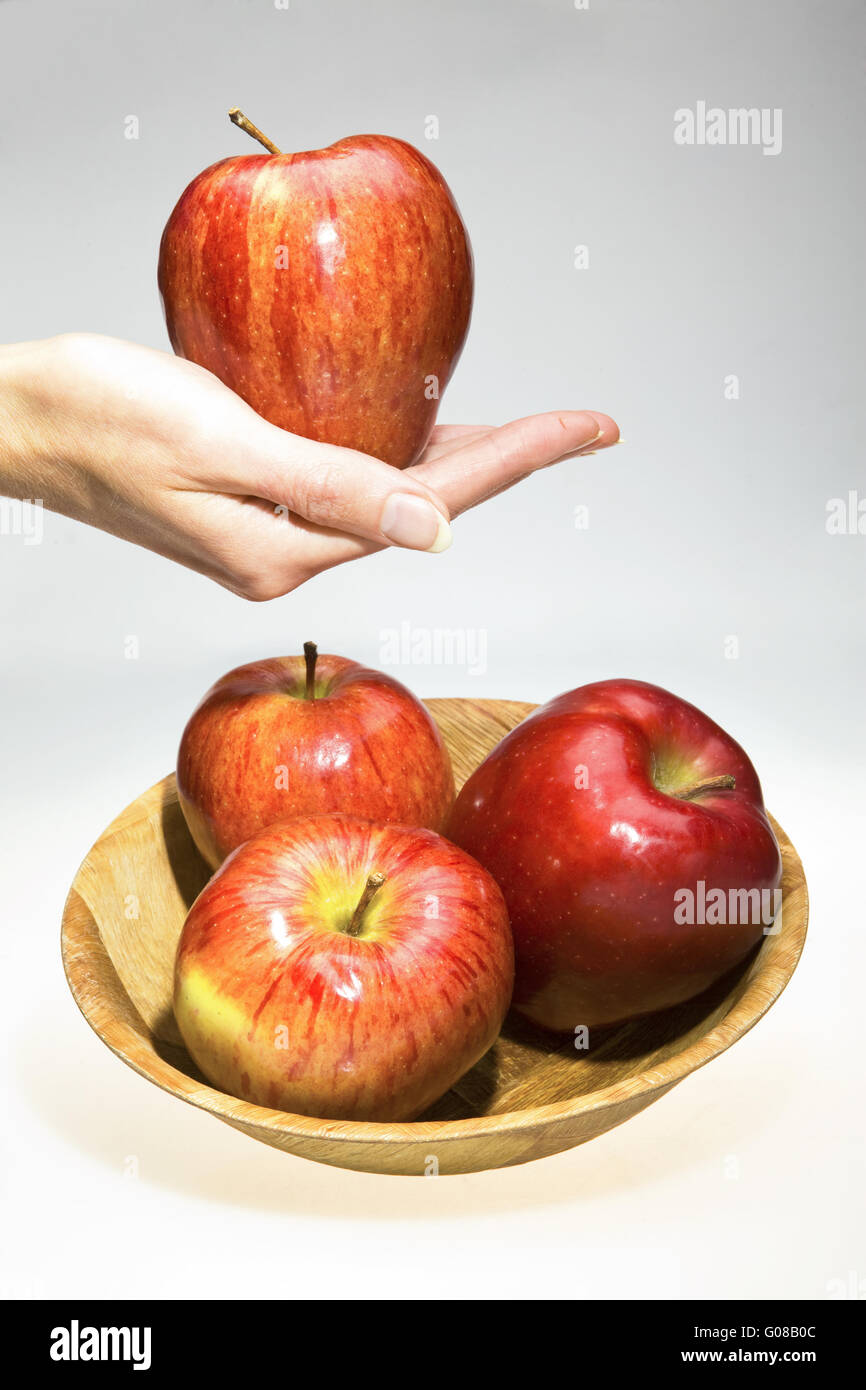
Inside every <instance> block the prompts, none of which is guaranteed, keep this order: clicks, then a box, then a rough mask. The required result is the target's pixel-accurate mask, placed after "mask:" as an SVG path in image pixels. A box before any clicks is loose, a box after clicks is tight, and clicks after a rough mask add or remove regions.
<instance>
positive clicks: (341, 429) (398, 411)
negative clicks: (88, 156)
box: [159, 111, 473, 468]
mask: <svg viewBox="0 0 866 1390" xmlns="http://www.w3.org/2000/svg"><path fill="white" fill-rule="evenodd" d="M231 114H232V119H233V120H235V122H236V124H239V125H241V127H242V128H243V129H245V130H247V131H248V132H249V133H251V134H253V135H255V137H256V138H257V139H259V140H260V141H261V143H262V144H263V145H264V146H265V148H266V149H267V151H268V153H267V154H250V155H239V156H236V157H234V158H232V159H223V160H221V161H220V162H219V163H217V164H213V165H211V166H210V168H208V169H205V170H204V172H203V173H201V174H199V175H198V177H197V178H195V179H193V181H192V183H191V184H190V185H189V187H188V188H187V189H186V190H185V192H184V193H183V194H182V195H181V197H180V201H179V202H178V204H177V206H176V207H175V209H174V211H173V212H172V214H171V216H170V218H169V220H168V223H167V225H166V228H165V231H164V232H163V236H162V244H161V246H160V253H159V288H160V293H161V295H162V300H163V307H164V310H165V318H166V324H167V327H168V333H169V338H170V339H171V344H172V347H173V348H174V350H175V352H176V353H178V354H179V355H180V356H181V357H186V358H189V359H190V361H192V362H197V363H198V364H199V366H201V367H206V368H207V369H208V370H209V371H211V372H213V373H214V374H215V375H216V376H218V377H219V378H220V380H221V381H223V382H225V384H226V385H227V386H230V387H231V388H232V390H234V391H236V392H237V393H238V394H239V395H241V396H242V397H243V398H244V400H246V401H247V402H248V403H249V404H250V405H251V406H252V407H253V409H254V410H257V411H258V412H259V414H260V415H263V416H264V417H265V418H266V419H267V420H270V421H271V422H272V423H273V424H275V425H280V426H281V427H282V428H283V429H287V430H291V431H293V432H294V433H296V434H301V435H305V436H306V437H307V438H309V439H316V440H320V441H322V442H324V443H329V444H339V445H344V446H346V447H349V448H352V449H360V450H362V451H363V452H364V453H367V454H373V455H375V456H376V457H377V458H381V459H384V460H385V461H386V462H387V463H392V464H394V465H396V466H397V467H398V468H404V467H407V466H408V465H409V464H411V463H414V462H415V461H416V460H417V459H418V458H419V457H420V455H421V453H422V451H423V449H424V447H425V445H426V443H427V440H428V438H429V436H430V432H431V430H432V428H433V424H434V422H435V419H436V412H437V409H438V404H439V397H440V396H441V394H442V392H443V391H444V389H445V386H446V384H447V382H448V379H449V377H450V376H451V373H452V371H453V369H454V366H455V364H456V362H457V359H458V357H459V356H460V352H461V350H462V348H463V343H464V340H465V338H466V333H467V330H468V327H469V318H470V313H471V308H472V288H473V268H472V252H471V250H470V246H469V239H468V237H467V234H466V229H465V227H464V225H463V222H462V220H461V218H460V213H459V212H458V210H457V206H456V204H455V202H454V199H453V197H452V195H451V192H450V190H449V188H448V185H447V184H446V183H445V180H444V179H443V178H442V175H441V174H440V173H439V171H438V170H437V169H436V168H435V167H434V165H433V164H431V162H430V160H429V159H426V158H425V156H424V155H422V154H420V153H419V151H418V150H416V149H414V148H413V147H412V146H411V145H408V144H406V143H405V142H404V141H403V140H394V139H391V138H389V137H388V136H385V135H357V136H353V137H351V138H350V139H345V140H339V141H338V142H337V143H336V144H335V145H330V146H328V148H327V149H320V150H308V151H305V152H304V153H301V154H283V153H282V152H281V151H279V150H278V149H277V147H276V146H275V145H273V144H272V142H271V141H270V140H268V139H267V137H265V136H263V135H262V134H261V132H260V131H258V130H257V129H256V127H255V126H253V125H252V124H251V123H250V122H249V121H247V120H246V118H245V117H244V116H242V114H241V113H240V112H237V111H234V112H232V113H231Z"/></svg>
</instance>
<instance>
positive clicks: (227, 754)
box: [177, 654, 454, 868]
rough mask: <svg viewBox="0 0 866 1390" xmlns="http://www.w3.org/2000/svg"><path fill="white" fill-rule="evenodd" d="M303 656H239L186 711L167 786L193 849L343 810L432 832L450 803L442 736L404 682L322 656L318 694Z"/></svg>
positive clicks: (220, 851) (209, 853)
mask: <svg viewBox="0 0 866 1390" xmlns="http://www.w3.org/2000/svg"><path fill="white" fill-rule="evenodd" d="M305 688H306V663H305V659H304V657H301V656H286V657H273V658H271V659H269V660H266V661H255V662H251V663H249V664H248V665H246V666H238V667H236V669H235V670H233V671H229V672H228V674H227V675H225V676H223V677H222V678H221V679H220V680H218V681H217V682H216V683H215V684H214V685H213V686H211V688H210V690H209V691H208V692H207V694H206V695H205V696H204V698H203V699H202V700H201V702H200V703H199V705H198V706H197V708H196V709H195V710H194V711H193V714H192V716H191V717H190V719H189V721H188V723H187V725H186V728H185V729H184V732H183V736H182V738H181V742H180V749H179V752H178V758H177V791H178V799H179V801H180V806H181V810H182V811H183V814H184V818H185V819H186V823H187V825H188V826H189V830H190V834H191V835H192V838H193V840H194V841H195V843H196V846H197V847H198V850H199V852H200V854H201V855H202V856H203V858H204V859H205V860H206V861H207V863H208V864H209V865H210V866H211V868H216V866H217V865H218V864H219V863H220V862H221V861H222V860H223V859H224V858H225V856H226V855H227V854H229V853H230V852H231V850H233V849H235V848H236V847H237V846H238V845H240V844H243V842H244V840H248V839H249V838H250V836H251V835H254V834H255V833H256V832H257V831H258V830H262V829H264V828H265V827H266V826H268V825H273V824H275V823H276V822H277V821H281V820H289V819H291V818H292V817H293V816H299V815H315V814H319V813H324V812H329V811H343V812H346V813H347V814H354V815H361V816H364V817H366V818H368V819H370V820H378V821H389V822H392V823H394V824H398V825H418V826H425V827H427V828H429V829H431V830H441V829H442V827H443V826H444V823H445V820H446V819H447V816H448V813H449V811H450V810H451V807H452V805H453V802H454V773H453V772H452V769H451V760H450V758H449V756H448V750H447V749H446V747H445V745H444V743H443V741H442V735H441V734H440V733H439V730H438V729H437V727H436V725H435V723H434V722H433V720H432V718H431V717H430V714H429V713H428V711H427V710H426V709H425V707H424V706H423V705H422V703H421V701H420V700H418V699H417V698H416V697H415V696H414V695H413V694H412V692H411V691H410V690H407V689H406V687H405V686H404V685H401V684H400V682H399V681H397V680H394V678H393V677H392V676H387V675H385V674H384V672H382V671H375V670H373V669H372V668H369V667H365V666H361V665H360V664H359V663H358V662H356V661H349V660H348V659H347V658H346V657H341V656H328V655H327V654H320V655H318V656H317V659H316V664H315V688H316V698H315V699H307V698H305Z"/></svg>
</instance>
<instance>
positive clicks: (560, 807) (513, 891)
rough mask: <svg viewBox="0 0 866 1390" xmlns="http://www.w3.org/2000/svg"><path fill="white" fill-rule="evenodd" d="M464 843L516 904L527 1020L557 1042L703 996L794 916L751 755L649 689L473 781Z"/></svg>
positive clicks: (511, 751) (579, 696) (535, 723)
mask: <svg viewBox="0 0 866 1390" xmlns="http://www.w3.org/2000/svg"><path fill="white" fill-rule="evenodd" d="M447 833H448V835H449V836H450V837H451V838H452V839H454V840H455V842H456V843H457V844H459V845H461V846H462V847H463V848H464V849H465V850H467V851H468V852H469V853H470V854H472V855H473V856H474V857H475V858H476V859H478V860H479V861H480V862H481V863H482V864H483V865H484V866H485V867H486V868H488V869H489V870H490V872H491V873H492V874H493V876H494V878H495V879H496V881H497V882H498V884H499V886H500V887H501V889H502V891H503V893H504V895H505V901H506V903H507V905H508V913H509V917H510V919H511V926H512V930H513V932H514V941H515V949H516V953H517V969H516V979H515V992H514V1003H515V1006H516V1007H517V1008H518V1009H519V1011H520V1012H522V1013H523V1014H525V1015H526V1016H527V1017H529V1018H530V1019H532V1020H533V1021H535V1022H536V1023H539V1024H542V1025H544V1026H545V1027H547V1028H551V1029H554V1030H556V1031H562V1032H564V1031H568V1032H571V1031H572V1030H574V1029H575V1028H577V1027H578V1026H580V1025H592V1024H606V1023H613V1022H617V1021H619V1020H621V1019H625V1018H629V1017H632V1016H634V1015H636V1014H643V1013H647V1012H650V1011H652V1010H655V1009H661V1008H665V1007H666V1006H668V1005H671V1004H677V1003H679V1002H681V1001H682V1000H684V999H689V998H690V997H691V996H692V995H695V994H698V993H700V991H702V990H704V989H706V988H707V987H708V986H709V985H710V984H712V983H713V981H714V980H716V979H717V978H718V977H719V976H720V975H722V974H723V973H724V972H725V971H726V970H728V969H729V968H730V967H732V966H734V965H736V964H737V962H738V961H740V960H742V959H743V957H744V956H745V955H746V954H747V953H748V952H749V950H750V949H751V948H752V947H753V946H754V944H755V942H756V941H759V940H760V938H761V935H762V933H763V931H764V929H765V927H766V926H768V925H769V924H770V922H771V921H772V918H773V913H774V910H775V909H776V908H777V907H778V898H777V896H776V894H775V890H776V889H777V888H778V885H779V882H780V878H781V859H780V855H779V848H778V845H777V844H776V840H775V837H774V835H773V831H772V829H771V828H770V824H769V821H768V820H767V816H766V814H765V812H764V803H763V800H762V797H761V787H760V784H759V782H758V778H757V775H756V773H755V769H754V768H753V767H752V764H751V763H750V762H749V759H748V758H747V757H746V754H745V753H744V752H743V750H742V748H740V746H739V745H738V744H737V743H735V742H734V740H733V739H732V738H730V737H729V736H728V735H727V734H726V733H724V732H723V730H722V729H720V728H719V727H718V725H717V724H714V723H713V722H712V720H710V719H708V718H707V716H706V715H704V714H702V713H701V711H700V710H698V709H695V707H694V706H693V705H690V704H687V703H686V701H685V700H680V699H678V698H677V697H676V696H675V695H671V694H669V692H668V691H666V690H660V689H659V688H658V687H657V686H653V685H646V684H644V682H642V681H630V680H611V681H600V682H598V683H597V684H595V685H585V686H583V687H581V688H580V689H579V690H573V691H571V692H570V693H568V694H566V695H560V696H559V698H558V699H555V700H552V701H551V702H550V703H549V704H547V705H544V706H543V707H542V708H540V709H539V710H537V711H535V712H534V713H533V714H532V715H530V717H529V718H528V719H527V720H525V721H524V723H522V724H520V725H519V726H518V727H517V728H516V729H515V730H513V731H512V732H511V733H510V734H509V735H508V736H507V738H505V739H503V741H502V742H501V743H500V744H499V745H498V747H496V748H495V749H494V750H493V752H492V753H491V754H490V756H489V757H488V758H487V759H486V761H485V762H484V763H482V765H481V766H480V767H479V768H478V769H477V770H476V771H475V773H474V774H473V775H472V776H471V777H470V778H469V781H468V782H467V783H466V785H465V786H464V788H463V790H462V791H461V793H460V796H459V797H458V799H457V803H456V805H455V807H454V812H453V815H452V817H451V821H450V825H449V829H448V832H447ZM746 895H749V896H748V897H747V896H746ZM690 917H691V919H692V920H691V921H690V920H689V918H690ZM732 918H733V919H734V920H731V919H732Z"/></svg>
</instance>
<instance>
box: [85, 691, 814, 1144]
mask: <svg viewBox="0 0 866 1390" xmlns="http://www.w3.org/2000/svg"><path fill="white" fill-rule="evenodd" d="M427 703H428V706H429V708H430V710H431V712H432V714H433V716H434V718H435V719H436V720H437V723H438V724H439V726H440V728H441V730H442V732H443V735H444V737H445V740H446V743H447V744H448V747H449V751H450V753H451V757H452V761H453V763H454V771H455V776H456V779H457V784H458V787H459V786H461V785H462V784H463V782H464V781H465V779H466V777H467V776H468V775H469V774H470V772H471V771H472V770H473V769H474V768H475V767H476V766H477V765H478V763H479V762H480V761H481V760H482V759H483V758H484V757H485V756H486V754H487V753H488V752H489V751H490V749H491V748H492V747H493V746H494V745H495V744H496V743H497V742H498V741H499V739H501V738H502V737H503V735H504V734H505V733H506V732H508V730H509V729H511V728H513V727H514V726H515V725H516V724H517V723H519V722H520V720H521V719H523V718H524V717H525V716H526V714H528V713H529V711H530V710H531V709H532V708H533V706H532V705H527V704H523V703H520V702H517V701H503V700H498V701H493V700H430V701H428V702H427ZM774 828H775V829H776V832H777V834H778V835H779V839H780V843H781V845H782V851H783V859H784V865H785V871H784V872H785V877H784V880H783V911H782V921H781V922H780V923H779V929H778V930H775V929H774V930H773V931H772V932H771V933H770V934H768V935H766V936H765V937H764V939H763V941H762V942H761V943H760V945H759V946H758V947H757V948H756V949H755V951H754V952H753V953H752V955H751V956H750V957H749V958H748V959H747V960H746V961H745V962H743V963H742V964H741V965H740V966H738V967H737V968H736V969H735V970H733V971H732V972H730V973H729V974H728V975H727V976H725V977H724V978H723V979H722V980H720V981H718V982H717V983H716V985H715V986H713V988H712V989H711V990H709V991H707V992H705V993H704V994H702V995H700V996H699V997H698V998H696V999H693V1000H690V1001H688V1002H687V1003H686V1004H682V1005H679V1006H678V1007H676V1008H674V1009H669V1010H666V1011H665V1012H664V1013H657V1014H653V1015H651V1016H648V1017H646V1018H643V1019H638V1020H635V1021H634V1022H631V1023H626V1024H622V1025H619V1026H617V1027H613V1028H608V1029H606V1030H604V1031H603V1032H602V1031H601V1030H595V1034H594V1036H593V1038H592V1040H591V1042H592V1046H591V1049H590V1050H588V1051H577V1050H576V1049H575V1046H574V1042H573V1040H572V1039H571V1038H569V1037H566V1038H560V1037H557V1036H554V1035H550V1034H547V1033H544V1032H542V1031H540V1030H535V1029H533V1028H532V1027H530V1026H529V1025H528V1024H526V1023H524V1022H523V1021H521V1020H520V1019H519V1018H517V1017H516V1016H512V1017H510V1018H509V1019H508V1020H507V1021H506V1025H505V1027H504V1029H503V1032H502V1034H501V1035H500V1037H499V1039H498V1041H497V1042H496V1043H495V1045H494V1046H493V1047H492V1048H491V1049H490V1051H489V1052H488V1053H487V1054H486V1056H485V1057H483V1058H482V1060H481V1061H480V1062H479V1063H478V1065H477V1066H475V1067H474V1068H473V1069H472V1071H470V1072H468V1073H467V1075H466V1076H464V1077H463V1078H462V1080H461V1081H460V1082H459V1083H458V1084H457V1085H456V1086H455V1087H454V1088H452V1090H451V1091H449V1092H448V1093H447V1095H445V1096H443V1097H442V1099H441V1100H440V1101H438V1102H437V1104H436V1105H435V1106H434V1107H432V1108H431V1109H430V1110H429V1111H428V1112H427V1113H426V1115H425V1116H423V1117H422V1121H425V1122H429V1121H454V1120H471V1119H472V1118H473V1117H481V1116H493V1115H504V1114H509V1113H512V1112H515V1111H526V1110H530V1109H532V1110H535V1109H536V1108H537V1107H541V1106H547V1105H553V1104H555V1103H558V1102H563V1101H568V1100H579V1099H580V1098H581V1097H591V1096H594V1095H596V1094H597V1093H599V1092H602V1091H604V1090H605V1088H609V1087H611V1086H612V1085H615V1084H617V1083H621V1082H630V1081H631V1082H633V1080H634V1079H635V1078H638V1077H640V1075H641V1074H642V1073H646V1072H648V1071H653V1072H655V1073H656V1074H657V1070H658V1068H659V1067H660V1065H661V1064H663V1063H665V1062H667V1061H668V1060H669V1059H671V1058H672V1057H674V1056H675V1055H678V1054H681V1053H683V1052H686V1051H687V1050H688V1049H689V1046H690V1044H692V1043H694V1042H696V1041H697V1040H699V1039H702V1038H704V1037H705V1035H708V1034H710V1033H711V1032H712V1030H713V1029H714V1028H715V1027H716V1025H717V1024H718V1023H720V1021H721V1020H723V1019H725V1018H726V1017H727V1016H728V1015H729V1014H730V1013H731V1011H732V1010H734V1009H735V1006H736V1005H737V1004H738V1002H739V1001H740V1000H741V999H742V998H743V996H744V994H746V992H747V991H749V990H750V989H752V990H753V992H754V993H755V1007H754V1010H750V1016H749V1017H748V1018H747V1019H746V1020H745V1026H738V1029H737V1032H736V1036H738V1035H739V1033H740V1032H743V1031H745V1030H746V1028H747V1027H749V1026H751V1023H752V1022H754V1021H755V1019H756V1018H757V1017H760V1014H761V1013H763V1012H764V1010H765V1009H766V1008H767V1007H768V1006H769V1004H770V1003H772V1001H773V999H774V998H775V997H776V996H777V995H778V993H779V992H780V991H781V988H783V987H784V983H785V981H786V980H787V978H788V977H789V975H790V973H791V972H792V970H793V968H794V965H795V964H796V960H797V957H798V956H799V953H800V948H801V947H802V936H803V934H804V933H805V883H804V882H803V879H802V869H801V866H800V864H799V860H798V859H797V856H796V853H795V852H794V850H793V847H792V846H791V845H790V842H789V841H787V839H786V837H785V836H784V834H783V833H782V832H781V830H780V829H779V827H778V826H775V823H774ZM208 876H209V870H208V868H207V866H206V865H205V863H204V861H203V860H202V859H201V858H200V856H199V854H198V852H197V850H196V849H195V846H194V845H193V843H192V840H191V838H190V835H189V833H188V831H187V828H186V824H185V822H184V820H183V816H182V814H181V811H180V807H179V805H178V801H177V795H176V790H175V784H174V777H173V776H169V777H166V778H164V779H163V781H162V782H159V783H157V785H156V786H155V787H152V788H151V789H150V790H149V791H148V792H146V793H145V794H144V795H143V796H141V797H139V798H138V799H137V800H136V801H135V802H133V803H132V805H130V806H129V807H128V808H127V809H126V811H124V812H123V813H122V814H121V815H120V816H119V817H118V818H117V820H116V821H114V822H113V824H112V825H111V826H109V828H108V830H107V831H106V832H105V834H104V835H103V836H102V837H101V838H100V840H99V841H98V842H97V843H96V845H94V847H93V849H92V850H91V852H90V854H89V855H88V856H87V859H86V860H85V861H84V863H83V865H82V867H81V869H80V871H79V874H78V876H77V878H76V881H75V884H74V888H73V892H72V894H71V895H70V904H69V905H68V907H67V916H66V918H65V920H64V959H65V961H66V966H67V973H68V975H69V978H70V983H71V985H72V988H73V993H74V994H75V997H76V999H77V1001H78V1003H79V1006H80V1007H81V1008H82V1010H83V1012H84V1013H85V1016H86V1017H87V1018H88V1020H89V1022H90V1023H91V1024H92V1026H93V1027H94V1028H95V1029H96V1031H97V1032H99V1033H100V1035H101V1036H102V1037H103V1038H104V1040H105V1041H106V1042H108V1043H109V1045H110V1046H112V1047H113V1048H114V1050H115V1051H117V1052H118V1053H119V1054H120V1055H122V1056H124V1057H125V1060H127V1061H130V1063H131V1065H134V1066H136V1068H137V1069H138V1070H140V1071H143V1072H144V1073H145V1074H148V1075H151V1078H152V1079H154V1080H157V1081H158V1083H159V1084H160V1085H166V1084H167V1082H166V1077H167V1076H168V1075H169V1073H167V1072H166V1071H165V1068H164V1067H163V1068H159V1067H156V1059H157V1058H158V1059H161V1061H162V1063H164V1064H167V1066H168V1068H170V1069H173V1071H174V1072H175V1073H180V1074H181V1076H180V1077H178V1080H181V1079H182V1077H186V1078H189V1079H190V1080H192V1081H194V1082H195V1083H196V1084H197V1085H200V1086H202V1087H207V1082H206V1081H205V1080H204V1078H203V1077H202V1076H201V1075H200V1073H199V1072H198V1071H197V1069H196V1067H195V1065H194V1063H193V1062H192V1060H191V1059H190V1057H189V1055H188V1054H187V1052H186V1050H185V1048H184V1046H183V1043H182V1040H181V1038H180V1034H179V1032H178V1029H177V1025H176V1023H175V1021H174V1016H173V1013H172V1005H171V999H172V977H173V967H174V954H175V948H176V944H177V939H178V936H179V935H180V931H181V928H182V926H183V922H184V918H185V916H186V913H187V911H188V909H189V907H190V905H191V903H192V901H193V899H194V898H195V896H196V894H197V893H198V892H199V891H200V890H201V888H203V887H204V884H205V883H206V882H207V879H208ZM76 904H78V906H76ZM84 909H86V913H85V912H84ZM84 916H86V917H87V918H88V920H89V919H92V922H90V926H92V925H93V924H95V926H96V929H97V931H98V936H99V938H100V939H101V946H102V947H103V948H104V950H103V951H101V952H99V953H98V959H97V952H96V951H95V950H94V949H93V938H92V937H91V938H88V937H87V934H86V932H83V931H82V932H79V931H78V927H80V926H81V923H82V921H83V918H84ZM76 924H77V925H76ZM88 940H89V941H90V944H89V945H88ZM85 957H86V958H87V959H85ZM756 986H757V988H755V987H756ZM121 1013H122V1014H123V1015H124V1016H125V1021H124V1026H126V1027H127V1030H128V1029H129V1028H130V1027H131V1028H132V1029H133V1030H134V1032H135V1033H136V1034H137V1035H138V1038H139V1039H140V1041H141V1042H142V1043H146V1044H147V1048H146V1051H147V1052H151V1053H152V1054H153V1055H154V1066H149V1065H148V1064H147V1061H146V1056H145V1061H144V1062H142V1060H141V1057H139V1059H138V1060H133V1059H132V1058H131V1057H130V1056H129V1055H128V1054H129V1049H127V1048H125V1047H123V1046H120V1045H118V1043H117V1041H116V1037H115V1036H114V1034H115V1033H116V1030H115V1029H113V1027H112V1024H113V1023H116V1022H117V1021H118V1020H117V1016H119V1015H120V1014H121ZM752 1014H753V1016H752ZM112 1015H115V1017H114V1018H112ZM732 1040H733V1038H729V1039H727V1040H725V1041H724V1042H722V1043H720V1046H719V1047H718V1048H717V1049H715V1050H714V1051H713V1052H711V1053H710V1054H709V1055H715V1051H720V1050H722V1047H723V1046H728V1045H729V1043H730V1041H732ZM142 1055H144V1054H142ZM707 1059H708V1058H707V1057H706V1056H704V1057H702V1059H701V1060H707ZM699 1064H700V1063H699V1062H698V1061H696V1062H695V1065H699ZM155 1067H156V1071H155ZM687 1069H688V1068H687ZM157 1071H158V1073H159V1074H156V1072H157ZM656 1084H658V1083H657V1082H656ZM169 1089H173V1087H172V1086H171V1085H169ZM187 1089H188V1088H187ZM211 1094H212V1095H214V1096H218V1095H219V1093H215V1092H212V1091H211ZM187 1098H188V1097H187ZM246 1109H247V1110H249V1111H255V1110H256V1109H257V1107H246ZM272 1113H274V1112H267V1111H262V1112H261V1114H262V1115H270V1114H272ZM286 1118H287V1119H288V1118H289V1117H286ZM295 1118H296V1117H295ZM420 1123H421V1121H417V1122H416V1124H420ZM409 1128H411V1126H410V1127H409Z"/></svg>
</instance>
